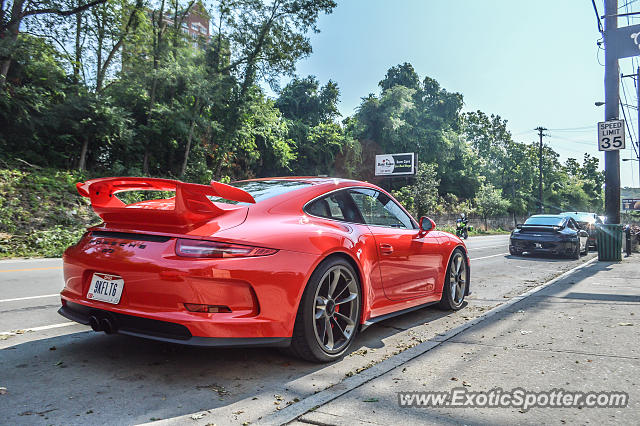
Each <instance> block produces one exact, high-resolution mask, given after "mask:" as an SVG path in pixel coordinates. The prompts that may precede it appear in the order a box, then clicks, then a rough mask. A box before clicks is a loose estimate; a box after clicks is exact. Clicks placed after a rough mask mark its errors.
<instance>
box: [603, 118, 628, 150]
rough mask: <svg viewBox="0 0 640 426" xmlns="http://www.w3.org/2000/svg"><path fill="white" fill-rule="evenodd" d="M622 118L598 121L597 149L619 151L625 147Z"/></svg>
mask: <svg viewBox="0 0 640 426" xmlns="http://www.w3.org/2000/svg"><path fill="white" fill-rule="evenodd" d="M624 135H625V132H624V120H609V121H601V122H599V123H598V150H600V151H619V150H621V149H624V147H625V138H624Z"/></svg>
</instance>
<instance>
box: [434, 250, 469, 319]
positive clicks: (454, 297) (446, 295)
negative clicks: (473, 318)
mask: <svg viewBox="0 0 640 426" xmlns="http://www.w3.org/2000/svg"><path fill="white" fill-rule="evenodd" d="M468 284H469V272H468V266H467V259H466V257H465V255H464V254H463V252H462V251H461V250H460V249H456V250H455V251H454V252H453V254H452V255H451V259H450V260H449V266H448V267H447V275H446V277H445V282H444V288H443V289H442V298H441V299H440V303H439V306H440V307H441V308H443V309H448V310H454V311H457V310H458V309H460V308H461V307H462V302H464V296H465V293H466V292H467V285H468Z"/></svg>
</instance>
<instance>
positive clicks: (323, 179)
mask: <svg viewBox="0 0 640 426" xmlns="http://www.w3.org/2000/svg"><path fill="white" fill-rule="evenodd" d="M274 180H283V181H297V182H305V183H310V184H312V185H319V184H323V183H331V184H334V185H335V184H337V183H344V182H352V183H358V184H360V183H363V182H361V181H358V180H353V179H344V178H334V177H327V176H277V177H265V178H256V179H243V180H238V181H235V182H260V181H274Z"/></svg>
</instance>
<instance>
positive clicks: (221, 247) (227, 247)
mask: <svg viewBox="0 0 640 426" xmlns="http://www.w3.org/2000/svg"><path fill="white" fill-rule="evenodd" d="M277 252H278V250H275V249H269V248H263V247H253V246H245V245H241V244H229V243H219V242H215V241H200V240H188V239H183V238H180V239H178V242H177V243H176V254H177V255H178V256H183V257H213V258H218V259H220V258H229V257H254V256H269V255H271V254H275V253H277Z"/></svg>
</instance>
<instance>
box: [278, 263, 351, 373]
mask: <svg viewBox="0 0 640 426" xmlns="http://www.w3.org/2000/svg"><path fill="white" fill-rule="evenodd" d="M359 319H360V284H359V281H358V278H357V275H356V273H355V271H354V270H353V268H352V267H351V265H350V264H349V263H348V262H346V261H345V260H343V259H339V258H334V259H331V260H329V261H327V262H325V263H324V264H321V265H320V266H319V267H318V269H316V271H315V272H314V273H313V274H312V276H311V279H310V280H309V283H308V285H307V288H306V289H305V292H304V295H303V296H302V301H301V303H300V309H299V310H298V316H297V317H296V324H295V327H294V332H293V338H292V342H291V348H290V349H291V351H292V352H294V354H295V355H297V356H299V357H301V358H304V359H307V360H309V361H316V362H317V361H320V362H326V361H332V360H334V359H337V358H339V357H340V356H342V355H343V354H344V353H345V352H346V351H347V349H348V347H349V346H350V345H351V342H353V339H354V337H355V335H356V333H357V331H358V324H359Z"/></svg>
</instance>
